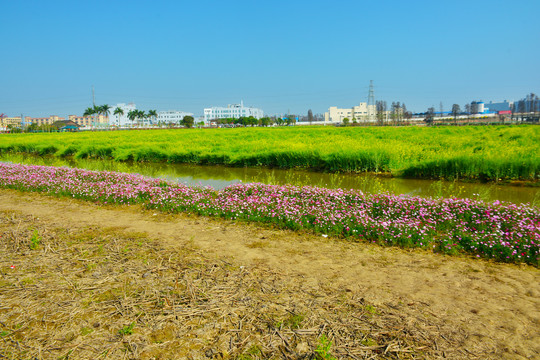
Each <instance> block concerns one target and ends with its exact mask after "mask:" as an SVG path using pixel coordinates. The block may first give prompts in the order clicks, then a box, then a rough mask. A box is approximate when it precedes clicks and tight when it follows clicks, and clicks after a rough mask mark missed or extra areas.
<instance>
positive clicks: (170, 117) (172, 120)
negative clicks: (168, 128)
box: [157, 110, 193, 124]
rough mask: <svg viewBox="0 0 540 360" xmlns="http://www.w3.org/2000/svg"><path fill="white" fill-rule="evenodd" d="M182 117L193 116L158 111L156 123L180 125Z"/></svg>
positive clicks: (181, 112) (184, 113)
mask: <svg viewBox="0 0 540 360" xmlns="http://www.w3.org/2000/svg"><path fill="white" fill-rule="evenodd" d="M184 116H193V113H188V112H185V111H175V110H168V111H158V116H157V123H158V124H180V121H182V119H184Z"/></svg>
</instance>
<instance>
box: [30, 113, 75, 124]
mask: <svg viewBox="0 0 540 360" xmlns="http://www.w3.org/2000/svg"><path fill="white" fill-rule="evenodd" d="M62 120H66V118H63V117H60V116H58V115H51V116H49V117H34V118H33V117H29V116H26V117H25V118H24V122H25V123H26V124H36V125H37V126H42V125H52V124H53V123H54V122H56V121H62Z"/></svg>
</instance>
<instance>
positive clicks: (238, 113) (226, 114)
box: [204, 101, 264, 123]
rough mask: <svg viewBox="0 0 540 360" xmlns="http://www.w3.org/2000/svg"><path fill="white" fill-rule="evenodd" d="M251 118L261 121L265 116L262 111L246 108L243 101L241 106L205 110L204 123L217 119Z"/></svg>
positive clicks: (233, 105)
mask: <svg viewBox="0 0 540 360" xmlns="http://www.w3.org/2000/svg"><path fill="white" fill-rule="evenodd" d="M250 116H253V117H254V118H255V119H260V118H262V117H263V116H264V113H263V111H262V110H261V109H257V108H253V107H246V106H244V102H243V101H241V102H240V104H232V105H231V104H229V105H227V107H217V106H215V107H211V108H206V109H204V121H205V122H207V123H208V122H209V121H210V120H215V119H239V118H241V117H250Z"/></svg>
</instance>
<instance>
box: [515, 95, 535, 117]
mask: <svg viewBox="0 0 540 360" xmlns="http://www.w3.org/2000/svg"><path fill="white" fill-rule="evenodd" d="M514 111H515V112H518V113H530V112H540V98H538V96H537V95H535V94H530V95H527V96H526V97H525V98H524V99H521V100H518V101H516V102H515V103H514Z"/></svg>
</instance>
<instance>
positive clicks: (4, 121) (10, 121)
mask: <svg viewBox="0 0 540 360" xmlns="http://www.w3.org/2000/svg"><path fill="white" fill-rule="evenodd" d="M10 125H11V126H12V127H21V125H22V118H21V117H20V116H5V117H2V118H0V126H1V127H2V128H4V129H5V128H7V127H8V126H10Z"/></svg>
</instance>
